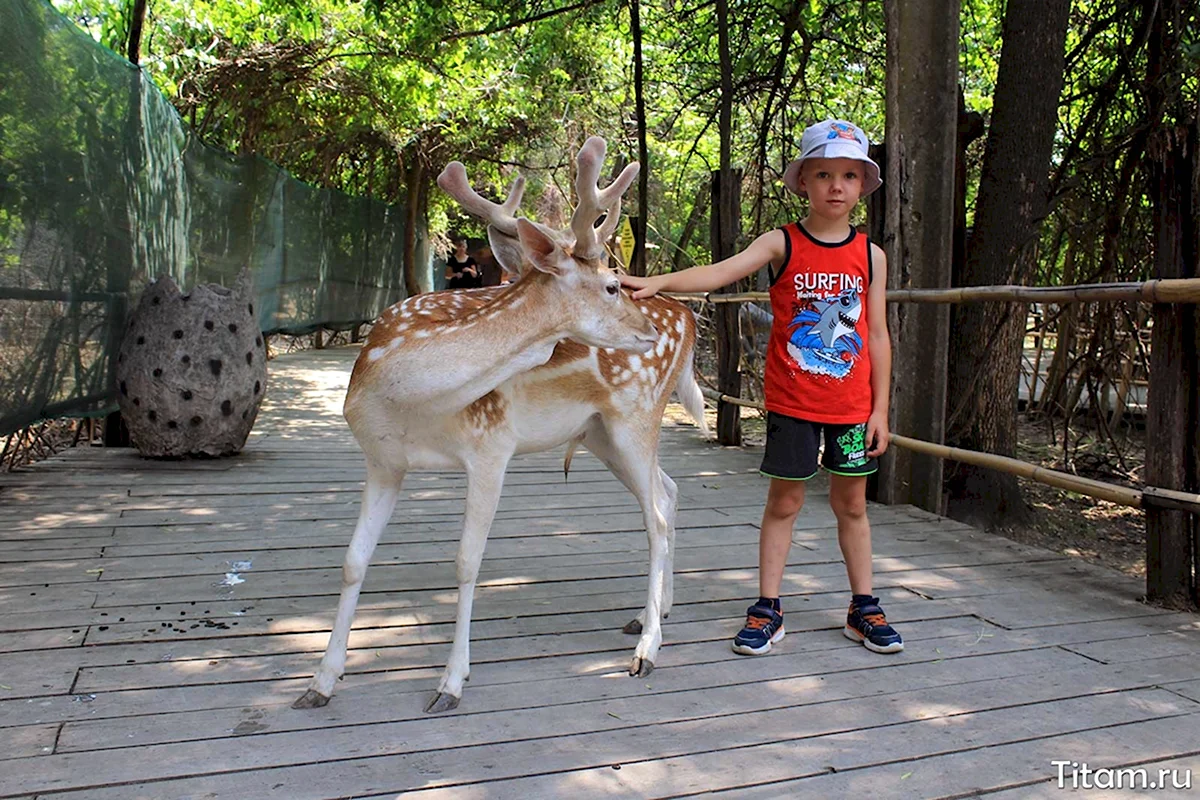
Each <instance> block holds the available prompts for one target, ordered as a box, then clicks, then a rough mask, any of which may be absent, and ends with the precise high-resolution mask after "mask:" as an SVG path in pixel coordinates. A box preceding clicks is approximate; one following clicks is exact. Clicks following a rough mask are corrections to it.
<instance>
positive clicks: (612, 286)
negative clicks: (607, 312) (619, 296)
mask: <svg viewBox="0 0 1200 800" xmlns="http://www.w3.org/2000/svg"><path fill="white" fill-rule="evenodd" d="M618 286H620V284H616V283H610V284H609V285H608V286H605V287H604V290H605V291H606V292H608V293H609V294H616V293H617V292H618V291H620V289H618V288H617V287H618Z"/></svg>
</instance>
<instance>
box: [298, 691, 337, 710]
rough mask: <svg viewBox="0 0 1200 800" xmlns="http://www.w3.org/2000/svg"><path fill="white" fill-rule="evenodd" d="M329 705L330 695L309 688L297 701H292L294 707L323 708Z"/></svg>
mask: <svg viewBox="0 0 1200 800" xmlns="http://www.w3.org/2000/svg"><path fill="white" fill-rule="evenodd" d="M327 705H329V698H328V697H326V696H325V695H323V694H321V693H320V692H318V691H317V690H316V689H309V690H308V691H307V692H305V693H304V694H303V695H301V696H300V697H298V698H296V702H294V703H292V708H322V707H324V706H327Z"/></svg>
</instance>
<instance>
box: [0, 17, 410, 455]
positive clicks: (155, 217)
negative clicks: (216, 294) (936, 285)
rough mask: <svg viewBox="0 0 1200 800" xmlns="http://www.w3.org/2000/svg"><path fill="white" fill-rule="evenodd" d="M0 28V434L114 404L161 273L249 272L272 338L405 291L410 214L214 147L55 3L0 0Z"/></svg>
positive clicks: (353, 315) (219, 277) (354, 319)
mask: <svg viewBox="0 0 1200 800" xmlns="http://www.w3.org/2000/svg"><path fill="white" fill-rule="evenodd" d="M0 31H3V33H2V35H0V435H4V434H7V433H9V432H11V431H13V430H16V429H18V428H20V427H22V426H24V425H27V424H29V423H30V422H34V421H36V420H38V419H44V418H49V417H54V416H62V415H67V414H72V415H80V416H83V415H91V414H100V413H107V412H109V411H111V410H114V409H115V408H116V405H115V395H114V389H113V379H112V371H113V367H114V363H113V357H114V354H115V353H116V351H117V348H118V347H119V345H120V341H119V339H120V335H121V332H122V330H123V329H124V321H125V318H126V313H127V310H128V309H129V308H130V307H131V306H132V305H133V304H134V303H135V302H136V298H137V296H138V294H139V293H140V292H141V290H142V288H143V287H144V286H145V285H146V283H147V281H149V280H150V279H152V278H153V277H157V276H160V275H170V276H172V277H173V278H174V279H175V280H176V281H177V282H178V283H179V284H180V286H181V287H183V288H184V289H187V288H189V287H191V286H194V285H195V284H197V283H221V284H224V285H230V284H232V282H233V279H234V277H235V276H236V275H237V273H238V272H239V270H241V269H242V267H243V266H249V267H250V268H251V270H252V271H253V272H254V275H255V283H256V290H257V293H258V302H257V304H256V307H257V308H258V309H259V324H260V325H261V327H262V329H263V330H264V331H265V332H268V333H270V332H277V331H284V332H289V333H302V332H305V331H309V330H313V329H315V328H317V327H322V326H324V327H331V328H345V327H349V326H351V325H354V324H357V323H359V322H365V321H369V320H372V319H374V318H375V317H377V316H378V315H379V313H380V312H382V311H383V310H384V309H385V308H386V307H387V306H388V305H390V304H391V303H394V302H396V301H397V300H399V299H401V298H403V296H404V281H403V274H402V273H403V270H402V252H403V238H404V224H405V214H404V212H403V209H401V208H398V207H395V206H388V205H385V204H383V203H379V202H375V201H372V200H368V199H365V198H356V197H349V196H347V195H344V194H341V193H338V192H332V191H328V190H322V189H316V188H313V187H311V186H308V185H306V184H303V183H300V182H299V181H297V180H295V179H294V178H292V177H290V176H289V175H287V174H286V173H285V172H283V171H282V170H280V169H279V168H278V167H276V166H274V165H272V164H270V163H269V162H267V161H264V160H263V159H260V158H257V157H252V156H250V157H240V156H233V155H230V154H229V153H225V152H220V151H217V150H214V149H212V148H210V147H207V146H205V145H204V144H202V143H201V142H200V141H199V140H198V139H197V138H196V137H194V136H192V135H191V133H190V132H189V131H188V130H187V127H186V126H185V125H184V124H183V122H182V120H181V119H180V117H179V115H178V114H177V113H176V112H175V109H174V108H173V107H172V106H171V104H170V103H169V102H168V101H167V100H166V98H165V97H163V95H162V94H161V93H160V92H159V91H158V89H157V88H156V87H155V86H154V84H153V83H152V82H151V81H150V80H149V79H148V78H146V77H145V74H144V73H143V72H142V71H141V70H138V69H136V68H134V67H133V66H132V65H130V64H129V63H128V62H127V61H126V60H125V59H123V58H120V57H119V56H117V55H116V54H114V53H112V52H111V51H109V50H107V49H106V48H104V47H101V46H99V45H98V44H96V43H95V42H94V41H93V40H92V39H91V37H89V36H88V35H87V34H85V33H84V32H82V31H80V30H79V29H78V28H77V27H76V26H75V25H74V24H73V23H72V22H71V21H70V20H68V19H66V18H65V17H63V16H61V15H60V14H59V13H58V12H57V11H55V10H54V9H53V8H51V7H50V6H49V5H48V4H46V3H45V2H44V1H43V0H0ZM421 233H423V231H421ZM417 242H418V254H417V259H416V263H417V264H423V265H426V266H425V268H424V269H422V270H419V271H418V272H419V274H418V280H419V282H421V283H422V285H423V286H424V287H428V286H429V283H430V274H429V267H428V263H429V258H428V251H427V249H426V247H425V242H426V237H425V236H424V235H418V237H417Z"/></svg>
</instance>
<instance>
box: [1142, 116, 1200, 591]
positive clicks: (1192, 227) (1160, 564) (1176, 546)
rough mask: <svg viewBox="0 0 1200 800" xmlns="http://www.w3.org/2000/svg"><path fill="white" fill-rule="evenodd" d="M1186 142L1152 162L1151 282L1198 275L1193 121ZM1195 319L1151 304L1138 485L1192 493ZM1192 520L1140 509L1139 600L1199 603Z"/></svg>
mask: <svg viewBox="0 0 1200 800" xmlns="http://www.w3.org/2000/svg"><path fill="white" fill-rule="evenodd" d="M1189 127H1190V130H1189V131H1188V134H1189V135H1188V136H1187V139H1188V140H1189V141H1180V139H1182V138H1183V137H1176V136H1175V135H1173V133H1174V132H1172V133H1171V134H1169V135H1166V136H1163V137H1162V141H1163V143H1164V146H1163V148H1162V150H1161V151H1160V153H1159V156H1158V158H1155V159H1154V160H1153V161H1152V165H1153V166H1152V175H1153V176H1154V179H1153V182H1152V184H1151V186H1152V188H1151V192H1152V194H1153V195H1154V200H1155V204H1154V205H1155V209H1154V211H1155V214H1154V219H1155V239H1156V247H1155V272H1156V275H1155V277H1159V278H1184V277H1197V276H1198V275H1200V263H1198V262H1200V221H1198V220H1197V219H1196V215H1197V214H1198V213H1200V198H1198V197H1197V196H1196V195H1197V191H1198V190H1197V180H1198V177H1200V163H1198V162H1200V159H1197V158H1196V155H1195V148H1196V146H1197V143H1198V140H1200V136H1198V135H1197V123H1196V122H1193V123H1192V125H1191V126H1189ZM1198 316H1200V314H1198V313H1197V310H1196V308H1195V307H1194V306H1191V305H1181V304H1174V305H1168V304H1156V305H1155V306H1154V311H1153V317H1154V328H1153V333H1152V334H1151V343H1150V387H1149V399H1148V408H1147V410H1146V442H1147V447H1146V483H1148V484H1150V485H1152V486H1158V487H1162V488H1165V489H1176V490H1183V491H1196V490H1197V488H1198V484H1200V474H1198V473H1200V467H1198V466H1197V461H1198V458H1197V456H1196V449H1197V437H1198V436H1200V400H1198V399H1197V394H1198V393H1200V320H1198V319H1197V317H1198ZM1198 533H1200V520H1198V519H1197V517H1196V516H1195V515H1192V514H1188V513H1187V512H1184V511H1173V510H1162V509H1151V508H1148V509H1146V597H1147V598H1148V599H1150V600H1155V601H1158V602H1161V603H1164V604H1166V605H1171V606H1176V607H1179V606H1187V605H1189V604H1196V603H1198V602H1200V593H1198V592H1197V587H1196V574H1195V571H1194V570H1195V567H1196V561H1195V559H1196V557H1197V552H1196V548H1197V545H1196V544H1195V543H1194V540H1195V538H1196V536H1197V534H1198Z"/></svg>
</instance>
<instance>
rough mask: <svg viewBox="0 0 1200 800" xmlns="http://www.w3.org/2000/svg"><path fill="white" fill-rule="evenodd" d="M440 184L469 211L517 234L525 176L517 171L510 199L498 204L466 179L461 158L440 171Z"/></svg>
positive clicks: (513, 234)
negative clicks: (518, 214)
mask: <svg viewBox="0 0 1200 800" xmlns="http://www.w3.org/2000/svg"><path fill="white" fill-rule="evenodd" d="M437 184H438V186H440V187H442V191H444V192H445V193H446V194H448V195H450V196H451V197H453V198H454V199H455V200H457V201H458V202H459V204H460V205H462V207H463V208H465V209H466V210H467V211H469V212H470V213H472V214H474V215H475V216H477V217H480V218H481V219H483V220H484V221H485V222H487V224H489V225H491V226H492V227H494V228H496V229H498V230H500V231H501V232H503V233H507V234H508V235H509V236H512V237H516V235H517V218H516V216H515V214H516V212H517V207H518V206H520V205H521V195H523V194H524V193H525V176H524V175H517V177H516V180H514V181H513V182H512V186H511V187H509V190H508V199H506V200H505V201H504V204H503V205H497V204H496V203H493V202H492V201H491V200H488V199H487V198H485V197H483V196H482V195H480V194H479V193H478V192H476V191H475V190H474V189H472V188H471V182H470V181H469V180H467V168H466V167H464V166H463V165H462V162H460V161H451V162H450V163H449V164H447V165H446V168H445V169H444V170H442V174H441V175H438V179H437Z"/></svg>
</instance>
